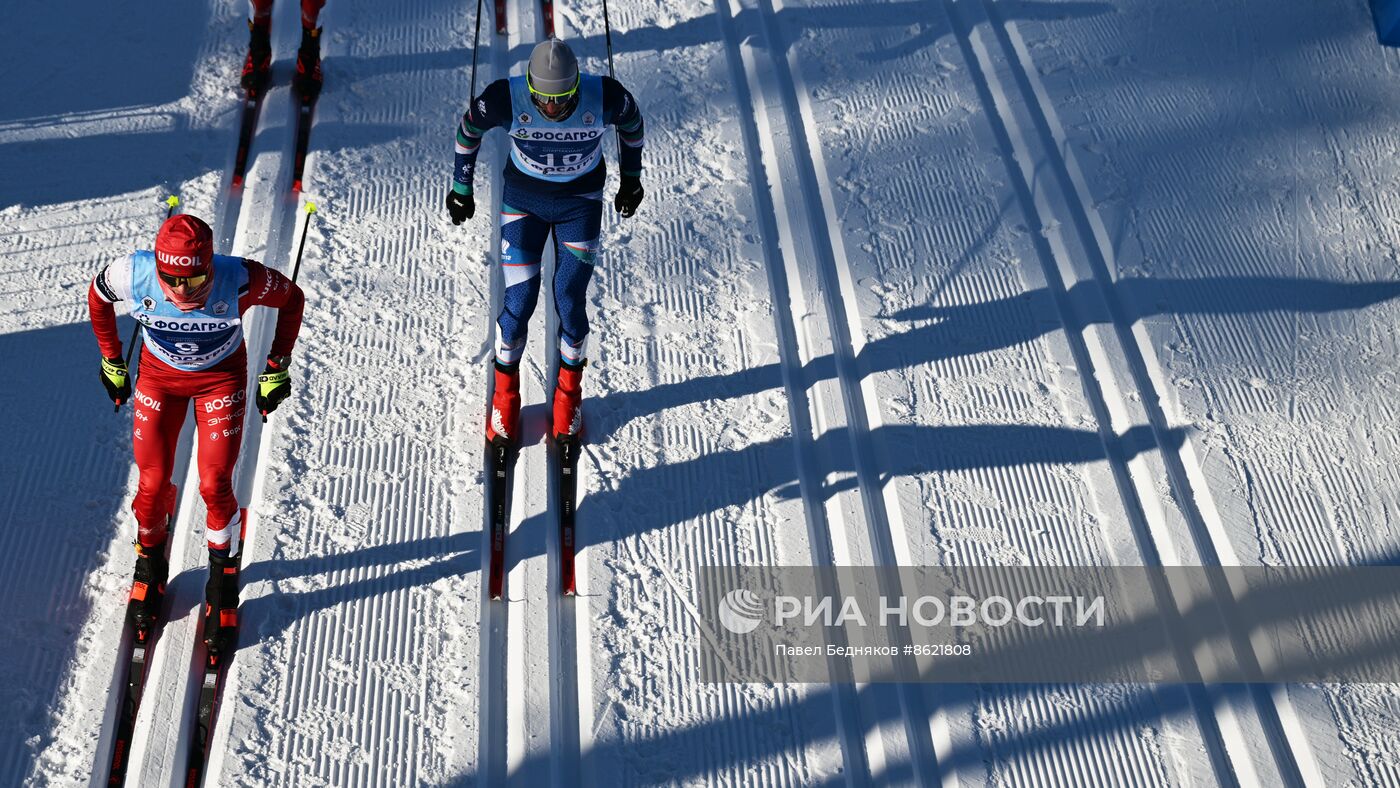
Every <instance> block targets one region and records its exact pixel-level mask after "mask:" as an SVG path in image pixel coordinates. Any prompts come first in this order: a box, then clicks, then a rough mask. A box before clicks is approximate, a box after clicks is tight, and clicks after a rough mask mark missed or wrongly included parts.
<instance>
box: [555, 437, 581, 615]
mask: <svg viewBox="0 0 1400 788" xmlns="http://www.w3.org/2000/svg"><path fill="white" fill-rule="evenodd" d="M558 443H559V463H558V472H559V478H558V482H557V483H558V489H559V591H560V593H562V594H564V596H573V595H574V593H575V588H574V552H575V533H574V513H575V512H576V511H577V501H578V473H577V471H578V455H579V450H580V448H581V447H580V443H579V439H578V438H577V437H564V438H559V439H558Z"/></svg>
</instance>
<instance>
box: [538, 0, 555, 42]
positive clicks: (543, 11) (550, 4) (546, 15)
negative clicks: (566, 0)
mask: <svg viewBox="0 0 1400 788" xmlns="http://www.w3.org/2000/svg"><path fill="white" fill-rule="evenodd" d="M540 16H541V17H542V18H543V19H544V37H545V38H554V0H540Z"/></svg>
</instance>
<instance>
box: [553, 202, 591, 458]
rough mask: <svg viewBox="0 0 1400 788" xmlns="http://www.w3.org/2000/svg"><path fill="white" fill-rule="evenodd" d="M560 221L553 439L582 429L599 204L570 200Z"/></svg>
mask: <svg viewBox="0 0 1400 788" xmlns="http://www.w3.org/2000/svg"><path fill="white" fill-rule="evenodd" d="M573 201H574V202H575V204H573V205H571V206H569V208H568V210H567V212H566V213H565V214H564V217H563V221H561V222H558V223H557V224H555V225H554V259H555V264H554V286H553V290H554V310H555V312H556V313H558V315H559V377H558V380H557V382H556V384H555V388H554V427H553V433H554V436H555V438H556V439H557V438H563V437H566V436H571V437H577V436H578V435H579V434H580V433H581V432H582V429H583V420H582V418H581V410H580V403H581V402H582V399H583V367H584V364H585V363H586V361H587V358H586V354H585V341H586V340H587V339H588V309H587V307H588V283H589V281H591V280H592V278H593V266H594V264H595V263H596V262H597V258H598V235H599V232H600V230H601V227H602V220H603V204H602V202H601V201H599V200H597V199H590V198H585V197H577V198H573Z"/></svg>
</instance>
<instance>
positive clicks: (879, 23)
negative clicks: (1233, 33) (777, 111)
mask: <svg viewBox="0 0 1400 788" xmlns="http://www.w3.org/2000/svg"><path fill="white" fill-rule="evenodd" d="M1003 5H1004V6H1005V8H1004V10H1003V13H1004V14H1005V15H1006V16H1007V17H1008V18H1009V19H1011V20H1017V19H1023V20H1061V19H1076V18H1083V17H1090V16H1097V15H1099V14H1106V13H1109V12H1111V11H1113V10H1114V9H1113V6H1112V5H1111V4H1109V3H1103V2H1080V1H1076V0H1069V1H1068V2H1062V3H1057V2H1041V1H1040V0H1021V1H1020V2H1010V3H1004V4H1003ZM760 13H764V12H760V11H759V10H758V9H755V8H744V9H742V10H740V11H739V13H738V15H737V16H736V18H735V22H736V24H737V25H739V26H740V27H739V29H744V27H743V26H744V25H746V24H749V19H750V18H751V17H755V16H757V15H759V14H760ZM775 16H776V18H777V22H778V24H779V26H780V27H781V28H782V29H784V30H788V31H800V30H824V29H840V30H855V29H859V28H874V27H888V28H896V29H899V30H908V29H910V28H915V32H914V34H913V36H912V37H911V38H910V39H909V40H907V41H904V42H902V43H900V44H898V45H896V46H894V47H891V48H889V49H887V50H873V51H870V52H864V53H859V54H858V55H857V57H860V58H861V59H864V60H868V61H871V62H883V61H887V60H890V59H893V58H896V57H902V56H904V55H907V54H909V53H910V52H913V51H916V50H918V49H922V48H925V47H929V46H932V45H933V44H935V43H937V42H938V40H939V39H940V38H942V37H944V36H947V35H949V34H951V32H952V30H951V29H950V28H949V27H948V24H947V20H946V19H944V18H943V17H942V15H941V14H940V15H938V17H937V19H936V20H930V19H929V17H930V14H929V4H928V3H926V2H894V3H856V4H852V5H839V6H828V7H821V8H809V7H807V8H804V7H793V6H784V7H783V8H780V9H778V11H777V13H776V15H775ZM613 21H614V23H616V22H617V20H616V19H614V20H613ZM720 30H721V28H720V25H719V21H718V19H717V18H716V14H715V13H710V14H706V15H704V16H699V17H695V18H693V19H687V20H685V21H684V22H681V23H680V24H677V25H672V26H670V27H642V28H636V29H632V30H625V29H618V28H617V27H614V28H613V31H612V45H613V51H614V52H624V53H631V52H664V51H666V50H671V49H681V48H686V47H698V46H704V45H707V44H714V43H716V42H718V41H719V40H720V38H721V33H720ZM755 43H758V42H755ZM569 44H570V46H572V47H573V48H574V51H576V52H578V53H579V56H580V57H584V56H592V57H599V58H601V57H604V56H605V54H606V51H607V50H606V41H605V36H604V35H603V31H602V30H594V31H590V32H589V34H587V35H581V36H578V37H576V38H573V39H571V40H570V41H569ZM530 47H531V45H528V44H523V45H521V46H518V47H516V48H515V49H514V50H512V51H511V53H510V58H511V61H512V62H516V61H523V60H524V59H525V58H528V57H529V56H530ZM623 79H624V81H626V75H625V74H624V75H623ZM638 100H640V101H642V102H643V106H645V98H644V97H641V96H639V97H638Z"/></svg>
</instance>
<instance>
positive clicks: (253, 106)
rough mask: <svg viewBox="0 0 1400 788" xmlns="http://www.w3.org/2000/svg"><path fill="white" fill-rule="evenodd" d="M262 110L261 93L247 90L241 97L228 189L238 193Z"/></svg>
mask: <svg viewBox="0 0 1400 788" xmlns="http://www.w3.org/2000/svg"><path fill="white" fill-rule="evenodd" d="M261 108H262V93H260V92H258V91H256V90H249V91H248V92H247V93H245V94H244V96H243V115H242V120H240V121H239V124H238V153H237V154H235V155H234V157H233V177H232V178H231V179H230V180H229V188H230V189H231V190H232V191H234V192H238V191H240V190H241V189H242V188H243V179H244V178H246V177H247V176H248V152H249V151H250V150H251V149H252V147H253V132H255V131H257V128H258V110H259V109H261Z"/></svg>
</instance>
